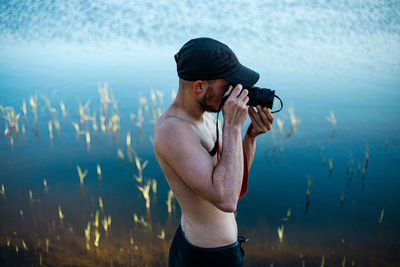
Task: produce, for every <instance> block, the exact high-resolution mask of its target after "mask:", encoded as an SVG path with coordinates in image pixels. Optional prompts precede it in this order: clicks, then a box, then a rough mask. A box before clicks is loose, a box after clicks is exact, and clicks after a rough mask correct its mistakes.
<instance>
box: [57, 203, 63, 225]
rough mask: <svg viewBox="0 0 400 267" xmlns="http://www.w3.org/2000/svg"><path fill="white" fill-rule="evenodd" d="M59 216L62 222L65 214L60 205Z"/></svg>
mask: <svg viewBox="0 0 400 267" xmlns="http://www.w3.org/2000/svg"><path fill="white" fill-rule="evenodd" d="M58 217H59V218H60V221H61V222H62V220H63V219H64V214H63V212H62V210H61V206H58Z"/></svg>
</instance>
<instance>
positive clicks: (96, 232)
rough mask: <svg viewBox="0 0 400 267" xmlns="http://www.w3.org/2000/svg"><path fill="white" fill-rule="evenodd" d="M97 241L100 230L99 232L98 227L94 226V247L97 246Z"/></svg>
mask: <svg viewBox="0 0 400 267" xmlns="http://www.w3.org/2000/svg"><path fill="white" fill-rule="evenodd" d="M99 241H100V232H99V229H97V228H96V230H95V231H94V245H95V247H98V246H99Z"/></svg>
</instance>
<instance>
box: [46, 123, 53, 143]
mask: <svg viewBox="0 0 400 267" xmlns="http://www.w3.org/2000/svg"><path fill="white" fill-rule="evenodd" d="M47 126H48V128H49V138H50V140H51V139H53V125H52V123H51V120H50V121H48V123H47Z"/></svg>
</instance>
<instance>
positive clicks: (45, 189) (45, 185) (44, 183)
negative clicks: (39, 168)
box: [43, 179, 48, 193]
mask: <svg viewBox="0 0 400 267" xmlns="http://www.w3.org/2000/svg"><path fill="white" fill-rule="evenodd" d="M43 186H44V191H45V192H46V193H47V191H48V188H47V181H46V179H43Z"/></svg>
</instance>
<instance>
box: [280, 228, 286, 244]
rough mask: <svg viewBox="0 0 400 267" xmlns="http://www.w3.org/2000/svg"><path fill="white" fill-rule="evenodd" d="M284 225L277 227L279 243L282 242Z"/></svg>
mask: <svg viewBox="0 0 400 267" xmlns="http://www.w3.org/2000/svg"><path fill="white" fill-rule="evenodd" d="M284 227H285V226H284V225H282V226H280V227H279V226H278V237H279V242H281V243H282V242H283V231H284Z"/></svg>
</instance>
